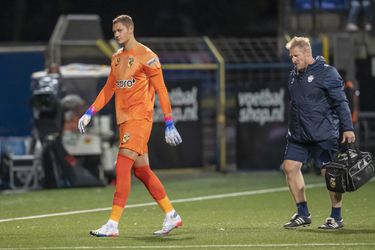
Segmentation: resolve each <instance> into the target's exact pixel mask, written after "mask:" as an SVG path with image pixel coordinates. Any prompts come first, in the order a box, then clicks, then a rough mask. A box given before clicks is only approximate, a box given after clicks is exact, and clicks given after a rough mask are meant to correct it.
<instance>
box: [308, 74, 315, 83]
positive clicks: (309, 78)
mask: <svg viewBox="0 0 375 250" xmlns="http://www.w3.org/2000/svg"><path fill="white" fill-rule="evenodd" d="M313 80H314V76H313V75H309V76H308V77H307V82H309V83H310V82H312V81H313Z"/></svg>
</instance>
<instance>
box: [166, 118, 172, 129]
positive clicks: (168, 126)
mask: <svg viewBox="0 0 375 250" xmlns="http://www.w3.org/2000/svg"><path fill="white" fill-rule="evenodd" d="M164 122H165V126H166V127H167V128H170V127H172V126H173V120H172V118H171V117H167V118H164Z"/></svg>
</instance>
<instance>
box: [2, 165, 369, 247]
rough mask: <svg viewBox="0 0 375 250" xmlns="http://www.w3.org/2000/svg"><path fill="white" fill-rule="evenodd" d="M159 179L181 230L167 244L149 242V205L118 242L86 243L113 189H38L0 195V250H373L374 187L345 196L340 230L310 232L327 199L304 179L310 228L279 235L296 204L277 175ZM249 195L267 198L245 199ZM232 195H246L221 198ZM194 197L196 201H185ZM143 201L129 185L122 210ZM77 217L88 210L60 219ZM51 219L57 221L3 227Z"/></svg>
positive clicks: (130, 213) (152, 217) (131, 217)
mask: <svg viewBox="0 0 375 250" xmlns="http://www.w3.org/2000/svg"><path fill="white" fill-rule="evenodd" d="M159 173H160V177H161V179H162V181H163V183H164V185H165V187H166V190H167V193H168V195H169V197H170V199H171V200H177V201H178V202H176V203H175V204H174V206H175V208H176V209H177V211H178V212H179V213H180V215H181V216H182V218H183V221H184V226H183V227H181V228H179V229H177V230H174V231H172V232H171V233H170V234H169V235H168V236H166V237H161V238H160V237H154V236H153V235H152V233H153V231H155V230H158V229H160V227H161V223H162V221H163V217H164V216H163V214H162V212H161V210H160V209H159V208H158V207H157V206H156V205H147V204H146V205H144V206H139V207H136V206H133V207H132V206H131V207H129V208H128V209H126V210H125V213H124V216H123V218H122V220H121V224H120V236H119V237H117V238H95V237H91V236H89V234H88V232H89V230H91V229H96V228H98V227H99V226H101V225H102V224H103V223H105V222H106V220H107V219H108V215H109V210H106V211H97V212H92V211H90V210H92V209H97V208H109V207H110V206H111V202H112V196H113V192H114V187H113V186H108V187H105V188H76V189H60V190H57V189H56V190H38V191H33V192H27V193H11V194H10V193H2V194H0V250H1V249H375V198H374V197H375V196H374V190H375V182H370V183H367V184H366V185H365V186H363V187H362V188H361V189H360V190H358V191H356V192H354V193H349V194H346V195H345V196H344V207H343V211H342V212H343V217H344V223H345V227H344V228H343V229H341V230H337V231H322V230H318V229H317V227H318V226H319V225H320V224H321V223H322V222H323V221H324V220H325V218H326V217H327V216H328V215H329V212H330V203H329V199H328V193H327V191H326V188H325V186H324V185H323V181H324V180H323V178H321V177H319V176H315V175H313V174H308V175H306V176H305V179H306V184H313V185H314V184H318V185H315V186H313V187H311V188H308V189H307V196H308V203H309V208H310V212H311V214H312V220H313V222H312V225H311V226H310V227H306V228H301V229H296V230H285V229H283V227H282V225H283V224H284V223H286V222H287V221H288V220H289V218H290V217H291V216H292V214H293V213H294V212H295V205H294V203H293V200H292V198H291V196H290V194H289V191H288V190H287V189H286V184H285V179H284V176H283V174H282V173H279V172H246V173H231V174H226V175H224V174H219V173H197V172H195V171H192V172H188V173H187V172H185V171H183V172H182V173H180V174H170V173H169V172H167V173H166V172H165V171H163V172H159ZM256 190H263V191H264V190H266V191H264V192H260V193H259V194H257V193H251V192H247V191H256ZM238 192H247V193H239V194H237V195H234V196H232V197H227V196H225V194H230V193H238ZM212 195H217V196H216V197H212ZM220 195H223V197H222V196H220ZM197 197H201V199H200V200H191V199H189V198H197ZM205 197H206V198H205ZM207 197H211V199H207ZM181 199H187V200H181ZM150 202H152V199H151V197H150V196H149V194H148V192H147V191H146V189H145V188H144V187H143V185H142V184H141V183H140V182H139V181H138V180H136V179H133V180H132V190H131V194H130V197H129V200H128V205H135V204H143V203H150ZM80 210H87V211H86V212H82V213H78V214H64V213H65V212H70V211H80ZM52 213H63V214H62V215H59V216H50V217H45V218H33V219H22V220H10V221H4V220H6V219H9V218H20V217H27V216H37V215H49V214H52Z"/></svg>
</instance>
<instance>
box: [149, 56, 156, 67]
mask: <svg viewBox="0 0 375 250" xmlns="http://www.w3.org/2000/svg"><path fill="white" fill-rule="evenodd" d="M157 61H158V58H157V57H154V58H152V59H150V60H148V62H147V65H148V66H151V65H152V64H154V63H156V62H157Z"/></svg>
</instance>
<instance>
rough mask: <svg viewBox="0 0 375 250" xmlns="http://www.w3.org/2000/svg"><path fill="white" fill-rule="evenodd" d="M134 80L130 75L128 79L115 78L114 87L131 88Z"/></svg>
mask: <svg viewBox="0 0 375 250" xmlns="http://www.w3.org/2000/svg"><path fill="white" fill-rule="evenodd" d="M136 82H137V81H136V80H135V79H134V77H131V78H130V79H127V80H117V81H116V87H117V88H119V89H123V88H131V87H133V86H134V84H135V83H136Z"/></svg>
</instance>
